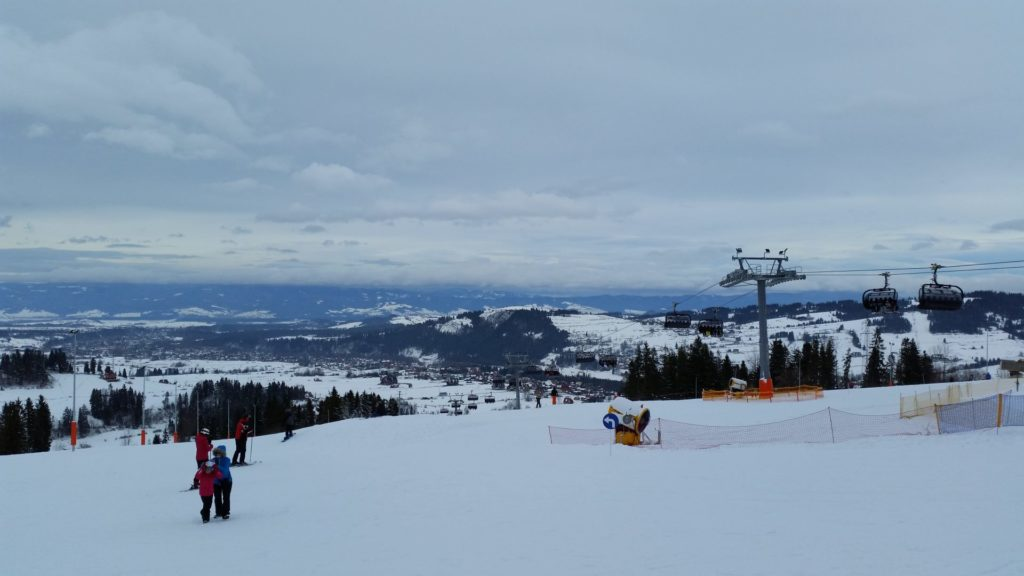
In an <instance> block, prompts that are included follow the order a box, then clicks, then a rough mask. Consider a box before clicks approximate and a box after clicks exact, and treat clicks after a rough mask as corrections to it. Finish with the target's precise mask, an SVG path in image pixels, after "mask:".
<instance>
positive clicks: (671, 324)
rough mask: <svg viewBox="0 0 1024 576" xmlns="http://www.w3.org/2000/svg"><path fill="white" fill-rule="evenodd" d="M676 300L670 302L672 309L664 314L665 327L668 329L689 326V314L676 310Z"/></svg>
mask: <svg viewBox="0 0 1024 576" xmlns="http://www.w3.org/2000/svg"><path fill="white" fill-rule="evenodd" d="M678 304H679V303H678V302H673V303H672V311H671V312H669V313H668V314H665V328H667V329H669V330H679V329H685V328H689V327H690V315H689V314H687V313H685V312H677V311H676V306H677V305H678Z"/></svg>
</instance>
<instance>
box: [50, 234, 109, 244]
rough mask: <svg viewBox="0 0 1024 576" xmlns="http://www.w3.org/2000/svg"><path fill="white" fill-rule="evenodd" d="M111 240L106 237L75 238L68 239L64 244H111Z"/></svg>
mask: <svg viewBox="0 0 1024 576" xmlns="http://www.w3.org/2000/svg"><path fill="white" fill-rule="evenodd" d="M111 240H112V239H111V238H107V237H106V236H76V237H74V238H68V239H67V240H65V241H64V242H67V243H69V244H94V243H104V242H110V241H111ZM62 243H63V242H62Z"/></svg>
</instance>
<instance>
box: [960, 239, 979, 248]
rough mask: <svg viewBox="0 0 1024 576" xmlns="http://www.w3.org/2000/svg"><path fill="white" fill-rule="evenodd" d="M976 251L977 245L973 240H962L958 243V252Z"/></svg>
mask: <svg viewBox="0 0 1024 576" xmlns="http://www.w3.org/2000/svg"><path fill="white" fill-rule="evenodd" d="M977 249H978V243H977V242H975V241H974V240H964V241H963V242H961V243H960V250H961V251H968V250H977Z"/></svg>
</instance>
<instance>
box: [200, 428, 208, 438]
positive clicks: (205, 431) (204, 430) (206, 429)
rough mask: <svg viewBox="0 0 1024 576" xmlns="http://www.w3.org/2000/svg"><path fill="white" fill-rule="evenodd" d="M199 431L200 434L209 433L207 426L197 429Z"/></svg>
mask: <svg viewBox="0 0 1024 576" xmlns="http://www.w3.org/2000/svg"><path fill="white" fill-rule="evenodd" d="M199 433H200V434H206V435H207V436H209V435H210V429H209V428H203V429H202V430H200V431H199Z"/></svg>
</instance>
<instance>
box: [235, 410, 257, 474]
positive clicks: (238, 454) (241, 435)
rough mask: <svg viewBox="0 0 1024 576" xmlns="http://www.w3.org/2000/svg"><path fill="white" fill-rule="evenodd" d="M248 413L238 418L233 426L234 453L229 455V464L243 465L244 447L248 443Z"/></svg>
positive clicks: (249, 420)
mask: <svg viewBox="0 0 1024 576" xmlns="http://www.w3.org/2000/svg"><path fill="white" fill-rule="evenodd" d="M251 421H252V419H251V418H250V417H249V415H248V414H246V415H245V416H242V417H241V418H239V419H238V424H237V425H236V426H235V453H234V454H233V455H232V456H231V464H232V465H237V466H245V447H246V445H247V444H248V443H249V431H250V430H252V428H250V422H251Z"/></svg>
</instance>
